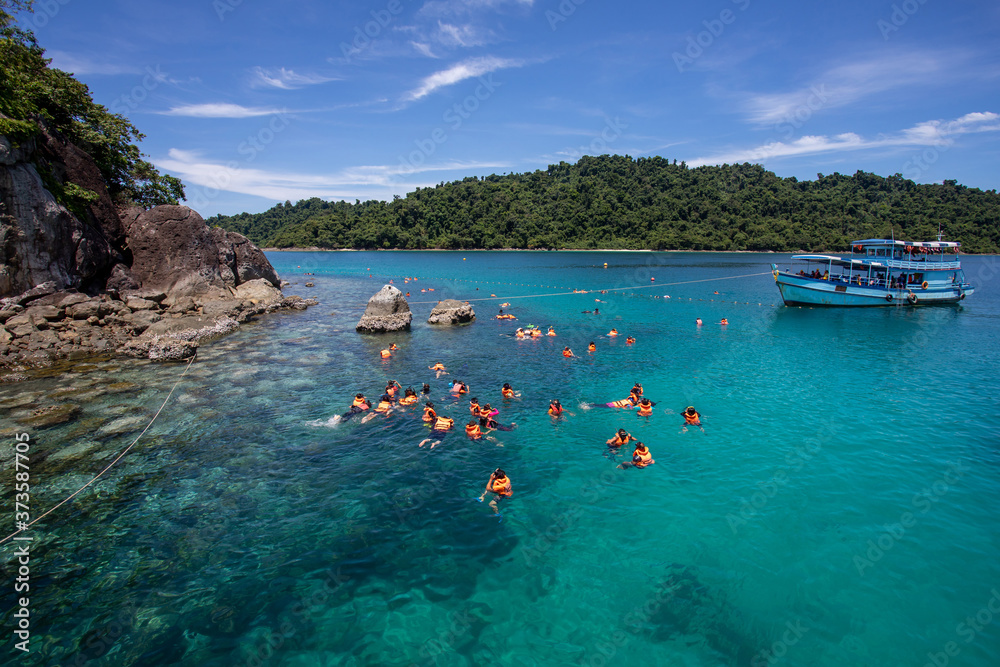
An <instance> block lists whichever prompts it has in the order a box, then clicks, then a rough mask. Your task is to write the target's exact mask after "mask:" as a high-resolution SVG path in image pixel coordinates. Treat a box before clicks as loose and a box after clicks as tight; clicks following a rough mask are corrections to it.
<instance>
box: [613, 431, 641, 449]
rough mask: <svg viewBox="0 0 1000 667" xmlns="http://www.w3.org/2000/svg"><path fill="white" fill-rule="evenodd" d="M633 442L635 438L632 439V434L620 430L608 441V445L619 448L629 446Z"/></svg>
mask: <svg viewBox="0 0 1000 667" xmlns="http://www.w3.org/2000/svg"><path fill="white" fill-rule="evenodd" d="M632 440H635V438H633V437H632V434H631V433H629V432H628V431H626V430H625V429H623V428H620V429H618V432H617V433H615V434H614V436H613V437H612V438H611V439H610V440H608V441H607V443H606V444H607V445H608V447H615V448H618V447H621V446H622V445H627V444H628V443H629V442H630V441H632Z"/></svg>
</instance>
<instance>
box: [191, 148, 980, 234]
mask: <svg viewBox="0 0 1000 667" xmlns="http://www.w3.org/2000/svg"><path fill="white" fill-rule="evenodd" d="M207 222H208V224H210V225H218V226H220V227H223V228H224V229H227V230H230V231H236V232H239V233H240V234H243V235H245V236H247V237H248V238H250V240H252V241H253V242H255V243H257V244H258V245H261V246H268V247H279V248H288V247H310V246H318V247H321V248H358V249H375V248H456V249H457V248H465V249H472V248H621V249H656V250H775V251H782V252H790V251H799V250H802V251H843V250H844V249H845V248H846V247H847V246H848V244H849V243H850V241H852V240H854V239H860V238H868V237H882V236H889V234H890V233H891V232H894V233H895V236H896V238H906V239H910V240H933V239H934V238H936V235H937V232H938V228H939V227H940V229H941V230H942V231H943V232H944V237H945V239H947V240H952V241H959V242H961V243H962V247H963V249H964V250H965V251H968V252H979V253H997V252H1000V197H998V195H997V192H996V190H989V191H986V192H984V191H982V190H979V189H977V188H967V187H965V186H962V185H958V184H957V183H956V182H955V181H945V182H944V184H942V185H938V184H931V185H918V184H916V183H914V182H913V181H910V180H907V179H904V178H903V177H902V176H900V175H899V174H896V175H893V176H889V177H887V178H884V177H882V176H877V175H875V174H868V173H865V172H861V171H859V172H857V173H856V174H854V175H853V176H843V175H841V174H832V175H828V176H824V175H822V174H818V175H817V179H816V180H815V181H798V180H796V179H795V178H779V177H778V176H775V175H774V174H773V173H771V172H769V171H766V170H765V169H764V168H763V167H761V166H760V165H752V164H735V165H723V166H721V167H717V166H711V167H709V166H706V167H698V168H695V169H689V168H687V166H686V165H685V164H684V163H683V162H682V163H680V164H677V162H676V160H675V161H674V162H673V163H671V162H670V161H669V160H666V159H664V158H661V157H652V158H639V159H637V160H636V159H632V158H631V157H627V156H616V155H611V156H609V155H603V156H600V157H589V156H586V157H583V158H581V159H580V160H579V161H578V162H577V163H576V164H567V163H565V162H561V163H559V164H558V165H552V166H550V167H549V168H548V169H546V170H544V171H542V170H539V171H534V172H531V173H525V174H509V175H504V176H497V175H492V176H487V177H485V178H477V177H474V176H473V177H469V178H465V179H463V180H461V181H454V182H451V183H441V184H440V185H438V186H436V187H433V188H424V189H417V190H416V191H414V192H411V193H409V194H408V195H407V196H406V197H405V198H396V199H395V200H394V201H392V202H383V201H366V202H363V203H361V202H358V203H355V204H349V203H346V202H326V201H323V200H321V199H318V198H313V199H308V200H303V201H300V202H299V203H297V204H294V205H293V204H291V203H290V202H285V203H284V204H278V205H277V206H275V207H274V208H272V209H270V210H268V211H265V212H264V213H259V214H248V213H241V214H239V215H234V216H216V217H213V218H210V219H209V220H207Z"/></svg>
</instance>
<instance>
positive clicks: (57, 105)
mask: <svg viewBox="0 0 1000 667" xmlns="http://www.w3.org/2000/svg"><path fill="white" fill-rule="evenodd" d="M31 4H32V3H31V2H28V1H26V0H0V71H2V72H3V75H2V76H0V134H3V135H5V136H8V137H9V138H11V139H12V140H14V141H15V142H20V141H23V140H25V139H27V138H29V137H30V136H32V135H34V134H37V132H38V131H39V123H44V124H45V126H46V127H48V128H51V129H53V130H55V131H56V132H58V133H59V134H61V135H62V136H64V137H65V138H66V139H67V140H69V141H70V142H71V143H73V144H75V145H76V146H78V147H80V148H81V149H83V150H84V151H86V152H87V153H88V154H89V155H90V156H91V157H92V158H93V159H94V162H95V163H96V164H97V167H98V168H99V169H100V171H101V174H102V175H103V176H104V181H105V183H106V184H107V186H108V192H109V194H110V195H111V197H112V198H113V199H114V200H115V202H116V203H117V204H119V205H121V206H124V205H128V204H132V203H136V204H140V205H142V206H153V205H156V204H176V203H178V201H179V200H181V199H183V198H184V189H183V186H182V184H181V182H180V180H179V179H177V178H175V177H173V176H169V175H163V174H160V173H159V172H158V171H157V170H156V168H155V167H153V165H152V164H150V163H149V162H147V161H145V160H144V159H142V154H141V153H140V152H139V149H138V147H136V145H135V143H136V142H139V141H141V140H142V138H143V135H142V134H141V133H140V132H139V131H138V130H137V129H136V128H135V126H133V125H132V124H131V123H130V122H129V121H128V120H127V119H126V118H124V117H123V116H120V115H118V114H113V113H110V112H109V111H108V110H107V109H106V108H104V107H103V106H101V105H100V104H95V103H94V101H93V100H92V99H91V96H90V90H89V89H88V88H87V86H85V85H84V84H82V83H80V82H79V81H77V80H76V79H74V78H73V77H72V76H71V75H70V74H67V73H66V72H63V71H61V70H57V69H52V68H50V67H49V62H50V61H49V60H48V59H47V58H45V57H44V53H45V52H44V50H43V49H42V48H41V47H40V46H39V45H38V43H37V41H35V36H34V35H33V34H32V33H31V32H30V31H25V30H22V29H21V28H19V27H17V25H16V24H15V23H14V19H13V17H12V16H11V14H10V13H8V11H6V10H12V11H26V10H30V8H31Z"/></svg>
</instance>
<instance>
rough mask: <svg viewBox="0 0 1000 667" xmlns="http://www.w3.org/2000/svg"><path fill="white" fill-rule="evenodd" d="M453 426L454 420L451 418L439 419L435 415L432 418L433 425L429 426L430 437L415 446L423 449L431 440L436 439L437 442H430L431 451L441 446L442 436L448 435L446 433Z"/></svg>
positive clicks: (439, 417)
mask: <svg viewBox="0 0 1000 667" xmlns="http://www.w3.org/2000/svg"><path fill="white" fill-rule="evenodd" d="M454 425H455V420H454V419H452V418H451V417H441V416H438V415H436V416H435V418H434V424H433V425H432V426H431V437H429V438H424V439H423V440H421V441H420V444H419V445H417V446H418V447H423V446H424V445H426V444H427V443H428V442H431V440H434V439H435V438H437V440H434V442H431V449H434V448H435V447H437V446H438V445H440V444H441V441H442V440H444V436H446V435H448V431H450V430H451V428H452V426H454Z"/></svg>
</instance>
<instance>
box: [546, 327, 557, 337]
mask: <svg viewBox="0 0 1000 667" xmlns="http://www.w3.org/2000/svg"><path fill="white" fill-rule="evenodd" d="M545 335H546V336H555V335H556V330H555V329H554V328H553V327H549V332H548V333H547V334H545Z"/></svg>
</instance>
